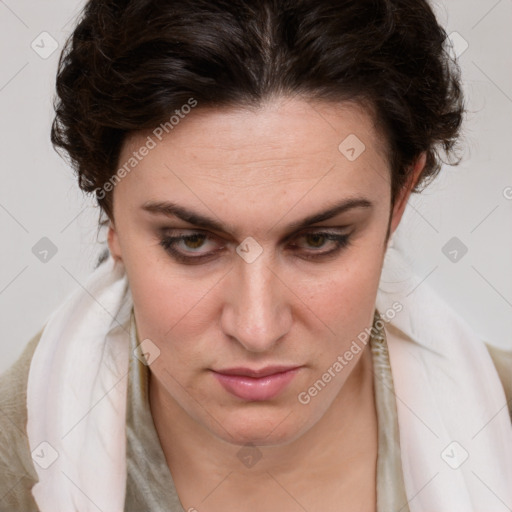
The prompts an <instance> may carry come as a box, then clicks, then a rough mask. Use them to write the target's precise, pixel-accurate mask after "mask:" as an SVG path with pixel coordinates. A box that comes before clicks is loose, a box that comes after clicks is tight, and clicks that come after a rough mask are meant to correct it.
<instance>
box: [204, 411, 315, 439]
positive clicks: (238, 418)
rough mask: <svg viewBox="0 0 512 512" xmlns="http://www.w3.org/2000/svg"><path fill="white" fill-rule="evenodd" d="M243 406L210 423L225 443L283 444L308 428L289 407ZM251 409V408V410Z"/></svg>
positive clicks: (297, 436)
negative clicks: (217, 421) (216, 421)
mask: <svg viewBox="0 0 512 512" xmlns="http://www.w3.org/2000/svg"><path fill="white" fill-rule="evenodd" d="M251 405H253V404H251ZM254 405H255V407H252V408H250V407H244V408H241V410H240V411H238V412H235V413H231V414H229V415H224V417H223V418H222V419H221V420H220V421H219V423H220V424H221V425H222V426H223V427H224V428H222V427H219V424H218V423H214V424H213V425H211V426H213V428H214V432H215V434H216V435H217V436H218V437H220V438H221V439H223V440H224V441H226V442H227V443H230V444H233V445H237V446H242V445H247V444H253V445H256V446H273V445H287V444H289V443H291V442H293V441H295V440H296V439H297V438H299V437H300V436H301V435H302V434H304V432H305V431H307V430H308V427H307V426H305V425H304V420H299V419H298V418H297V415H296V414H294V413H293V411H291V410H290V408H289V407H281V408H276V407H272V408H271V407H269V406H267V407H266V408H265V406H263V407H261V405H260V407H258V406H256V404H254ZM251 409H252V410H251Z"/></svg>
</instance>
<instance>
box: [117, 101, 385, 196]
mask: <svg viewBox="0 0 512 512" xmlns="http://www.w3.org/2000/svg"><path fill="white" fill-rule="evenodd" d="M173 121H174V123H173V124H172V125H171V124H170V123H169V124H167V125H165V126H167V130H165V128H164V129H162V127H164V125H160V128H159V127H158V126H155V128H154V129H152V130H146V131H144V132H137V133H135V134H133V135H131V136H130V137H129V138H128V139H127V140H126V141H125V144H124V146H123V148H122V151H121V154H120V158H119V167H121V166H122V165H124V164H126V163H127V162H128V161H129V160H130V159H133V158H134V156H133V155H134V152H135V153H137V152H138V153H140V152H141V151H140V150H141V148H143V147H144V146H147V147H149V146H151V149H150V150H149V151H144V153H145V156H143V157H142V158H140V156H139V158H140V159H138V160H137V165H136V167H134V168H133V170H131V171H130V172H129V173H128V174H127V176H126V178H123V180H122V182H121V183H120V184H119V185H118V186H117V187H116V189H119V191H116V193H118V192H119V193H122V194H130V195H131V197H132V199H135V198H136V197H138V198H139V199H140V201H142V200H148V199H150V200H158V199H165V197H163V196H170V195H172V196H173V197H176V195H177V194H178V195H180V192H178V191H179V190H183V191H184V192H185V189H187V187H188V189H189V190H188V192H186V193H187V194H189V195H190V194H193V192H194V191H197V192H198V193H199V192H200V193H201V194H202V195H204V194H206V195H213V194H215V195H216V196H218V197H219V196H220V197H230V196H231V195H232V194H233V193H234V192H235V193H237V194H238V197H242V196H243V194H247V196H246V197H247V199H248V200H249V201H253V200H254V198H255V197H256V196H255V195H254V194H257V195H258V194H259V195H258V197H265V198H266V199H267V200H268V201H275V200H277V198H278V197H279V196H281V197H282V195H283V194H288V195H290V196H293V195H294V194H299V195H300V194H303V193H304V192H305V191H306V190H308V189H311V188H313V187H314V188H315V189H316V190H315V193H314V194H312V198H313V197H314V196H315V194H316V195H317V196H318V194H320V197H323V198H324V199H330V198H332V199H333V200H334V199H335V198H336V197H337V198H339V197H340V193H341V194H342V193H343V190H345V191H346V194H345V195H354V194H360V193H362V192H370V195H371V194H372V193H373V194H374V195H375V196H378V195H379V194H380V195H382V191H383V190H384V189H386V188H388V187H389V186H390V177H389V166H388V162H387V158H386V147H385V144H384V138H383V137H382V135H381V134H380V133H379V132H378V130H377V129H376V128H375V125H374V121H373V117H372V115H371V113H370V112H369V111H367V110H366V109H364V108H363V107H362V106H360V105H359V104H357V103H353V102H344V103H327V102H318V101H313V100H306V99H302V98H300V99H299V98H293V99H291V98H277V99H273V100H271V101H268V102H267V103H265V104H263V105H262V106H260V107H258V108H252V109H249V108H245V107H239V108H220V109H213V108H202V107H201V105H200V104H198V105H197V107H195V109H193V110H192V111H191V112H190V113H188V114H186V115H184V114H182V115H181V116H180V117H179V118H178V116H175V118H174V119H173ZM336 190H337V191H338V192H336ZM372 191H373V192H372ZM322 194H323V196H322ZM327 196H330V197H329V198H328V197H327ZM167 198H169V197H167Z"/></svg>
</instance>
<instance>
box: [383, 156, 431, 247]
mask: <svg viewBox="0 0 512 512" xmlns="http://www.w3.org/2000/svg"><path fill="white" fill-rule="evenodd" d="M426 161H427V154H426V153H425V152H423V153H421V155H420V156H419V157H418V158H417V159H416V162H415V163H414V164H413V166H412V169H411V176H410V178H409V180H408V182H407V183H406V185H405V186H404V187H403V188H402V190H400V191H399V193H398V194H397V197H396V198H395V205H394V207H393V214H392V216H391V223H390V228H389V229H390V234H389V237H390V238H391V235H392V234H393V233H394V232H395V230H396V228H397V227H398V225H399V224H400V220H401V219H402V215H403V213H404V211H405V207H406V206H407V201H408V200H409V197H410V195H411V192H412V189H413V188H414V186H415V185H416V183H417V182H418V178H419V177H420V175H421V172H422V171H423V169H424V167H425V163H426Z"/></svg>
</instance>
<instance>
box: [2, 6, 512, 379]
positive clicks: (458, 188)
mask: <svg viewBox="0 0 512 512" xmlns="http://www.w3.org/2000/svg"><path fill="white" fill-rule="evenodd" d="M82 5H83V2H74V1H70V0H66V1H64V0H52V1H51V2H47V1H37V2H36V1H34V0H31V1H28V0H17V1H16V2H15V1H14V0H6V1H2V0H0V51H1V62H2V66H1V68H0V105H1V112H2V116H1V118H0V130H1V148H2V152H1V156H2V162H1V187H0V232H1V235H2V237H1V240H2V245H1V247H2V250H1V253H0V263H1V264H0V325H1V336H0V344H1V348H2V350H1V353H2V356H1V359H0V371H3V370H4V369H5V368H7V367H8V366H10V365H11V364H12V362H13V361H14V360H15V359H16V358H17V357H18V356H19V354H20V353H21V351H22V349H23V348H24V346H25V345H26V343H27V342H28V341H29V339H30V338H31V337H32V336H34V334H35V333H36V332H38V331H39V329H40V328H41V327H42V326H43V325H44V323H45V322H46V321H47V319H48V317H49V315H50V314H51V313H52V312H53V311H54V310H55V309H56V308H57V307H58V306H59V304H61V303H62V301H63V300H64V299H65V298H66V296H67V295H68V294H69V293H71V292H72V291H73V290H74V289H75V288H76V287H77V286H79V285H80V283H83V282H84V280H85V279H86V277H87V276H88V275H89V273H90V272H91V270H92V269H93V268H94V263H95V261H96V259H97V255H98V254H99V252H100V249H101V246H100V244H99V242H98V240H99V241H104V239H105V234H104V233H103V234H100V236H99V238H98V237H97V220H98V213H99V212H98V210H97V208H96V207H95V206H94V203H93V201H92V200H91V199H90V198H87V197H85V196H84V195H83V194H82V193H81V192H80V190H79V189H78V185H77V184H76V181H75V177H74V175H73V172H72V170H71V168H70V167H69V166H68V165H67V164H66V162H65V161H63V160H62V159H61V158H60V157H59V156H58V155H57V154H56V153H55V152H54V150H53V148H52V147H51V144H50V140H49V134H50V125H51V121H52V116H53V111H52V98H53V94H54V81H55V73H56V69H57V62H58V57H59V54H60V50H61V49H62V45H63V43H64V41H65V39H66V37H67V35H68V34H69V33H70V32H71V31H72V29H73V26H74V23H75V19H76V16H77V14H78V13H79V11H80V9H81V6H82ZM434 8H435V10H436V13H437V15H438V17H439V19H440V21H441V23H442V24H443V25H444V26H445V27H446V29H447V32H448V33H449V34H452V33H453V32H457V33H458V34H459V35H460V37H459V36H453V39H452V40H455V38H457V39H458V43H457V44H455V51H459V52H460V51H462V50H463V49H464V47H465V43H464V41H466V42H467V49H465V51H464V52H463V53H461V54H460V56H459V60H460V65H461V67H462V72H463V78H464V88H465V92H466V96H467V99H468V106H469V109H470V114H469V117H468V119H467V121H466V126H465V130H464V136H463V143H464V145H465V148H466V149H465V158H464V161H463V162H462V163H461V164H460V165H459V166H458V167H445V168H444V169H443V171H442V173H441V176H440V177H439V178H438V179H437V180H436V181H435V182H434V183H433V184H432V185H431V186H430V187H429V188H428V189H427V190H425V192H423V194H422V195H419V196H418V195H414V196H413V198H412V199H411V201H410V204H409V205H408V207H407V210H406V213H405V217H404V219H403V221H402V224H401V226H400V227H399V231H398V233H397V237H396V241H395V246H399V247H400V248H401V249H402V250H403V251H405V253H406V254H407V255H408V258H409V259H410V262H411V265H412V266H413V268H414V270H415V271H416V272H417V274H418V276H420V280H425V281H427V280H428V283H429V284H430V285H431V286H432V287H433V288H434V289H436V290H437V291H438V292H439V293H440V294H441V295H442V296H443V297H444V298H445V299H446V300H447V301H448V302H449V303H451V304H452V305H453V307H454V308H455V309H456V310H457V311H458V312H459V313H460V314H461V315H462V316H463V317H464V318H465V319H466V320H467V321H468V322H469V323H470V325H471V326H472V327H473V328H474V330H475V332H476V333H477V334H478V335H479V336H481V337H482V338H483V339H484V340H485V341H487V342H488V343H492V344H494V345H496V346H499V347H502V348H509V349H512V314H511V313H512V173H511V169H510V168H511V166H510V153H511V151H510V150H511V146H512V139H511V134H512V76H511V70H512V52H511V50H512V31H510V26H511V22H512V0H499V1H496V0H478V1H475V0H473V1H468V0H450V1H449V2H448V1H445V2H436V3H435V4H434ZM43 32H46V33H47V34H49V35H45V34H43V35H41V33H43ZM461 38H462V39H461ZM52 39H54V40H55V41H56V43H55V44H58V45H59V46H58V48H57V49H56V50H55V51H54V52H53V53H52V54H51V55H49V56H47V55H43V56H44V57H47V58H42V56H41V55H40V53H41V52H44V51H47V52H49V50H51V41H52ZM32 45H33V46H34V47H35V49H37V52H36V51H35V49H33V48H32ZM36 45H38V46H36ZM38 52H39V53H38ZM43 237H47V238H48V239H50V240H51V242H52V243H53V244H54V245H55V247H56V249H57V252H56V254H55V255H54V256H53V257H50V256H51V253H50V255H49V256H48V261H47V262H42V261H40V260H39V259H38V258H37V257H36V256H35V255H34V253H33V250H32V249H33V247H34V246H36V247H38V246H37V245H36V244H38V242H39V241H40V240H41V239H42V238H43ZM453 237H456V238H457V239H458V240H455V241H452V242H450V243H449V241H450V240H451V239H452V238H453ZM39 243H41V242H39ZM447 243H449V245H448V246H446V244H447ZM451 244H455V245H453V246H452V245H451ZM457 244H458V245H459V247H457ZM461 244H464V246H465V247H467V249H468V251H467V253H466V254H465V255H464V256H463V257H460V255H461V254H462V253H461V251H460V247H461ZM443 248H445V249H444V252H443ZM454 249H455V250H457V251H458V253H457V254H458V261H456V262H454V261H451V260H450V254H449V253H450V252H451V251H453V250H454ZM445 253H446V255H445ZM452 254H454V253H453V252H452ZM447 255H448V256H447ZM451 257H452V258H453V256H451Z"/></svg>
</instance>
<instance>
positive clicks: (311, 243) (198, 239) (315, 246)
mask: <svg viewBox="0 0 512 512" xmlns="http://www.w3.org/2000/svg"><path fill="white" fill-rule="evenodd" d="M215 238H216V237H213V236H210V235H209V234H208V233H206V232H202V231H194V232H192V233H191V234H190V235H179V236H166V237H164V238H162V239H161V241H160V245H161V246H162V247H163V248H164V249H165V250H166V251H167V253H168V254H169V255H170V256H171V257H173V258H174V259H175V260H176V261H179V262H181V263H186V264H199V263H201V262H203V261H204V260H205V259H212V258H213V257H214V256H215V255H216V254H217V253H219V252H221V251H222V249H223V247H222V246H221V247H220V248H219V247H217V245H216V243H215ZM349 238H350V235H348V234H341V233H339V232H332V231H318V230H316V231H309V232H305V233H301V234H300V235H299V236H296V237H295V238H294V240H297V239H298V240H301V239H304V240H305V241H306V244H305V245H302V244H292V245H291V247H292V248H297V247H298V248H299V249H298V252H299V253H300V254H299V255H298V257H300V258H302V259H306V260H314V259H320V258H325V257H329V256H334V255H335V254H337V253H338V252H340V251H341V250H342V249H343V248H345V247H347V246H348V244H349ZM205 242H211V244H212V249H211V250H208V249H205V245H206V247H207V243H205ZM327 244H329V246H330V247H331V249H330V250H322V251H321V250H319V249H321V248H322V247H325V246H326V245H327ZM304 248H306V249H312V250H302V249H304ZM201 249H203V250H201Z"/></svg>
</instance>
